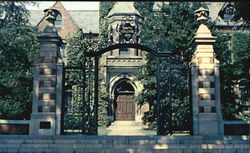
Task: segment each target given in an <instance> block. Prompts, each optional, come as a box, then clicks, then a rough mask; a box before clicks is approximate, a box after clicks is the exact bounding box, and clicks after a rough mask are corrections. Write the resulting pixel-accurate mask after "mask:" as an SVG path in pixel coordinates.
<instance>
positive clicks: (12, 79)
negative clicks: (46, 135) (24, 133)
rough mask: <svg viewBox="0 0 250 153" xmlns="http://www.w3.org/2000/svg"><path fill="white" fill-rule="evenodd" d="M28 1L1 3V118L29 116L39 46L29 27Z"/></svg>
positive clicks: (24, 117) (27, 117)
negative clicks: (26, 5) (2, 15)
mask: <svg viewBox="0 0 250 153" xmlns="http://www.w3.org/2000/svg"><path fill="white" fill-rule="evenodd" d="M24 4H25V3H24V2H14V1H4V2H1V3H0V10H1V11H0V14H1V13H3V12H5V13H6V16H5V17H4V18H3V19H2V20H0V25H1V26H0V35H1V37H0V112H1V113H0V118H2V119H29V117H30V113H31V108H32V105H31V97H32V84H33V81H32V74H33V70H32V65H33V62H34V58H35V52H36V49H37V47H38V43H37V39H36V35H37V32H36V30H35V29H33V28H32V27H30V26H28V25H27V23H28V19H27V17H28V11H27V10H26V8H25V6H24Z"/></svg>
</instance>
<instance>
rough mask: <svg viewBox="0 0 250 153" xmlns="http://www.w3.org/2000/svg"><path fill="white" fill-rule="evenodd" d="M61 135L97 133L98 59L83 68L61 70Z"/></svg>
mask: <svg viewBox="0 0 250 153" xmlns="http://www.w3.org/2000/svg"><path fill="white" fill-rule="evenodd" d="M63 75H64V77H63V78H64V80H63V107H62V109H63V111H62V112H63V113H62V120H63V121H62V134H83V135H96V134H97V133H98V132H97V131H98V57H96V58H91V57H85V58H84V59H83V65H82V66H73V67H64V74H63Z"/></svg>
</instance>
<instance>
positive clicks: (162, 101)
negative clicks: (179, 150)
mask: <svg viewBox="0 0 250 153" xmlns="http://www.w3.org/2000/svg"><path fill="white" fill-rule="evenodd" d="M156 58H157V76H156V80H157V116H158V117H157V124H158V126H157V127H158V129H157V134H158V135H167V134H170V135H172V134H173V133H175V131H176V130H177V131H178V130H182V131H190V126H191V125H187V126H186V127H185V128H182V129H180V127H179V126H178V123H176V122H175V121H176V120H175V119H174V118H175V117H176V116H175V115H176V114H180V111H181V110H180V109H183V108H181V107H182V105H188V104H189V74H188V73H189V68H188V65H185V64H183V62H181V61H180V60H179V59H178V58H174V57H156ZM186 109H189V105H188V107H187V108H186ZM177 117H178V116H177Z"/></svg>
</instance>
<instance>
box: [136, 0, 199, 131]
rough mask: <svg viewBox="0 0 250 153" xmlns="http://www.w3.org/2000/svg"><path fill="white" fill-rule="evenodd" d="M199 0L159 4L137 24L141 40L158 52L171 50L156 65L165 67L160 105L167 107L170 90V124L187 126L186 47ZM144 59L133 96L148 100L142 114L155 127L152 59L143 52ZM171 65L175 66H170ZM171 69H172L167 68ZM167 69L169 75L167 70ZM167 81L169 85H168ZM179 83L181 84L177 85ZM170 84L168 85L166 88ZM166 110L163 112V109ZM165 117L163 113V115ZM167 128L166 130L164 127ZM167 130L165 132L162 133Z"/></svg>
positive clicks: (187, 48) (153, 60) (143, 101)
mask: <svg viewBox="0 0 250 153" xmlns="http://www.w3.org/2000/svg"><path fill="white" fill-rule="evenodd" d="M200 5H201V4H200V3H190V2H170V3H169V5H167V4H163V6H162V10H161V11H160V12H154V13H153V12H151V13H149V15H148V16H147V17H146V19H145V21H144V22H143V24H141V40H142V44H144V45H146V46H149V47H150V48H153V49H155V50H156V51H158V52H166V51H171V52H172V55H171V56H172V57H173V58H168V59H164V60H163V61H162V63H161V64H160V66H161V67H162V68H163V69H165V70H166V72H165V73H162V74H161V80H162V81H161V90H162V89H165V91H164V90H162V95H161V101H162V103H163V106H162V107H163V108H164V109H165V110H166V109H167V110H168V111H169V104H170V103H169V98H168V97H169V95H168V94H169V93H168V91H169V90H172V94H173V95H171V96H172V98H171V99H172V109H173V112H174V113H173V115H174V117H173V123H172V124H173V126H187V125H189V123H190V120H189V116H190V114H189V113H190V109H189V100H188V99H189V97H188V95H189V93H188V85H187V81H188V73H187V72H188V71H187V65H188V62H189V61H190V59H191V56H192V52H191V50H190V49H189V47H190V42H191V39H192V38H193V35H194V32H195V30H196V28H197V23H196V22H195V16H194V10H196V9H197V8H198V6H200ZM146 61H147V63H146V64H145V65H143V67H142V71H141V72H140V73H139V74H138V80H140V81H141V82H142V84H143V85H144V89H143V91H142V93H141V94H140V95H139V96H138V97H137V100H138V102H139V104H140V105H142V104H144V103H145V102H148V103H149V105H150V111H149V112H147V113H146V114H145V116H144V121H145V122H147V123H149V125H150V127H156V126H155V125H154V124H155V123H156V113H157V105H156V79H155V78H156V76H155V74H156V60H155V57H153V56H152V55H151V54H146ZM173 65H175V67H172V66H173ZM171 69H172V70H174V71H172V72H171ZM169 72H171V73H172V75H171V77H172V78H171V82H169V81H170V78H169V76H168V75H167V74H169ZM168 83H170V84H171V85H168ZM181 84H183V85H184V87H181ZM170 88H171V89H170ZM166 113H167V112H166ZM164 116H165V117H167V115H164ZM168 120H169V118H165V122H167V123H166V124H168V125H165V126H166V127H165V128H169V126H170V125H169V123H168ZM166 132H168V131H166ZM165 134H167V133H165Z"/></svg>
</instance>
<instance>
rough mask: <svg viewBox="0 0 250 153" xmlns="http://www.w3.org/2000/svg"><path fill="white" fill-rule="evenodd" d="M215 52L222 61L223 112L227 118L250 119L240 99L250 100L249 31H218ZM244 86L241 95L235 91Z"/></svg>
mask: <svg viewBox="0 0 250 153" xmlns="http://www.w3.org/2000/svg"><path fill="white" fill-rule="evenodd" d="M215 35H216V36H217V42H216V43H215V46H214V48H215V52H216V55H217V58H218V59H219V61H220V77H221V101H222V113H223V117H224V119H225V120H238V119H248V118H249V116H247V114H245V113H244V106H243V105H241V104H240V103H239V101H246V102H247V101H249V100H250V95H249V91H247V90H249V82H250V80H249V79H250V76H249V67H250V66H249V63H250V55H249V49H250V48H249V43H250V33H249V32H247V31H230V33H229V32H221V31H216V32H215ZM239 84H240V86H241V87H242V88H241V89H240V90H241V94H242V95H241V97H239V96H238V94H237V93H236V92H235V89H237V86H238V85H239Z"/></svg>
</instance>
